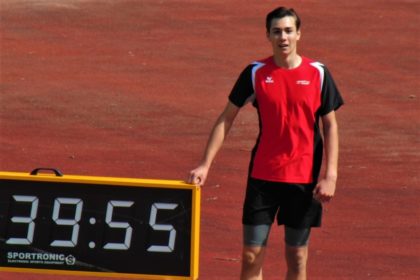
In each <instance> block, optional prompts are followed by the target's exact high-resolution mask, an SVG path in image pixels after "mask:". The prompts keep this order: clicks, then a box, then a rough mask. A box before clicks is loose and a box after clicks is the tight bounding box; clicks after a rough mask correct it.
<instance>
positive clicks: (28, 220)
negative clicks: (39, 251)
mask: <svg viewBox="0 0 420 280" xmlns="http://www.w3.org/2000/svg"><path fill="white" fill-rule="evenodd" d="M13 198H14V200H15V201H16V202H30V203H31V213H30V216H29V217H12V218H11V221H12V223H17V224H28V231H27V233H26V237H25V238H9V239H7V240H6V244H15V245H30V244H32V241H33V239H34V231H35V222H34V220H35V218H36V215H37V213H38V204H39V199H38V197H36V196H28V195H14V196H13Z"/></svg>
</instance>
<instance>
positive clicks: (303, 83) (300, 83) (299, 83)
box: [296, 80, 311, 86]
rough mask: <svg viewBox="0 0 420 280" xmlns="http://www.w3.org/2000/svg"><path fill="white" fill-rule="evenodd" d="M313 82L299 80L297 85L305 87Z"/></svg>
mask: <svg viewBox="0 0 420 280" xmlns="http://www.w3.org/2000/svg"><path fill="white" fill-rule="evenodd" d="M310 83H311V82H310V81H307V80H297V81H296V84H297V85H303V86H307V85H309V84H310Z"/></svg>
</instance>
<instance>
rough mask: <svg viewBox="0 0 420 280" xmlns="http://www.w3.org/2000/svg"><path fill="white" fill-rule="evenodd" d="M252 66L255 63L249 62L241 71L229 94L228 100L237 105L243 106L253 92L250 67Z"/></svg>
mask: <svg viewBox="0 0 420 280" xmlns="http://www.w3.org/2000/svg"><path fill="white" fill-rule="evenodd" d="M254 66H255V64H249V65H248V66H247V67H246V68H245V69H244V70H243V71H242V73H241V74H240V75H239V78H238V80H237V81H236V83H235V85H234V86H233V88H232V91H231V93H230V95H229V101H230V102H232V103H233V104H235V105H236V106H238V107H242V106H244V105H245V103H246V101H247V100H248V98H250V97H251V96H252V95H253V94H254V86H253V84H252V68H253V67H254Z"/></svg>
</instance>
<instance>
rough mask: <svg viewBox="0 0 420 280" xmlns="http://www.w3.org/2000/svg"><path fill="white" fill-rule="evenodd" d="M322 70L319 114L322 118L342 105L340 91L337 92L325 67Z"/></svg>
mask: <svg viewBox="0 0 420 280" xmlns="http://www.w3.org/2000/svg"><path fill="white" fill-rule="evenodd" d="M322 67H323V68H324V82H323V86H322V92H321V98H322V99H321V108H320V114H321V116H324V115H326V114H328V113H330V112H331V111H335V110H337V109H338V108H340V107H341V105H343V104H344V101H343V98H342V97H341V94H340V91H339V90H338V88H337V86H336V85H335V82H334V80H333V78H332V76H331V73H330V72H329V71H328V69H327V67H325V66H322Z"/></svg>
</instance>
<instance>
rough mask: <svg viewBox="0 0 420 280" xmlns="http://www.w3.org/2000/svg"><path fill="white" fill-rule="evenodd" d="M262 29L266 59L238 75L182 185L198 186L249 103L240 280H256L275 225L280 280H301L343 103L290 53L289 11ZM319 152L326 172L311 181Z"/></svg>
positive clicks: (295, 21)
mask: <svg viewBox="0 0 420 280" xmlns="http://www.w3.org/2000/svg"><path fill="white" fill-rule="evenodd" d="M266 28H267V39H268V41H269V42H270V43H271V45H272V48H273V55H272V56H270V57H268V58H266V59H263V60H260V61H256V62H253V63H251V64H250V65H248V66H247V67H246V68H245V69H244V70H243V72H242V73H241V75H240V76H239V78H238V80H237V82H236V84H235V86H234V87H233V89H232V92H231V94H230V95H229V102H228V103H227V105H226V107H225V109H224V111H223V112H222V113H221V115H220V116H219V118H218V119H217V121H216V123H215V125H214V127H213V130H212V132H211V134H210V137H209V140H208V143H207V147H206V149H205V152H204V156H203V159H202V161H201V163H200V165H199V166H198V167H197V168H196V169H194V170H192V171H191V172H190V175H189V179H188V181H189V182H190V183H195V184H199V185H203V184H204V183H205V181H206V178H207V174H208V171H209V168H210V165H211V163H212V161H213V159H214V157H215V156H216V153H217V151H218V150H219V149H220V147H221V146H222V144H223V141H224V139H225V138H226V136H227V134H228V132H229V129H230V128H231V126H232V123H233V121H234V119H235V117H236V116H237V113H238V112H239V110H240V108H241V107H243V106H244V105H245V104H246V103H248V102H253V105H254V106H255V107H256V109H257V111H258V116H259V123H260V134H259V136H258V139H257V143H256V145H255V147H254V149H253V151H252V157H251V163H250V168H249V176H248V185H247V190H246V197H245V202H244V208H243V218H242V223H243V236H244V247H243V254H242V257H243V260H242V271H241V279H262V265H263V260H264V254H265V250H266V242H267V239H268V235H269V232H270V227H271V225H272V223H273V222H274V220H275V219H277V223H278V224H279V225H284V226H285V243H286V246H285V247H286V252H285V255H286V262H287V268H288V269H287V275H286V279H306V263H307V256H308V240H309V235H310V229H311V227H319V226H320V224H321V215H322V205H321V203H323V202H328V201H330V200H331V198H332V197H333V196H334V192H335V188H336V180H337V161H338V128H337V122H336V117H335V111H336V110H337V109H338V108H339V107H340V106H341V105H342V104H343V101H342V98H341V96H340V93H339V91H338V90H337V88H336V86H335V84H334V81H333V79H332V77H331V75H330V73H329V71H328V70H327V68H326V67H325V66H324V65H323V64H321V63H319V62H315V61H312V60H310V59H308V58H306V57H303V56H301V55H299V54H298V53H297V44H298V42H299V40H300V37H301V31H300V19H299V17H298V15H297V14H296V12H295V11H294V10H293V9H288V8H284V7H280V8H277V9H275V10H273V11H272V12H270V13H269V14H268V15H267V18H266ZM319 119H321V120H322V125H323V134H324V140H325V145H324V144H323V142H322V138H321V135H320V131H319V126H318V124H319ZM323 147H325V154H326V168H325V170H326V171H325V174H324V175H323V176H322V177H321V178H318V174H319V172H320V168H321V161H322V155H323Z"/></svg>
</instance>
